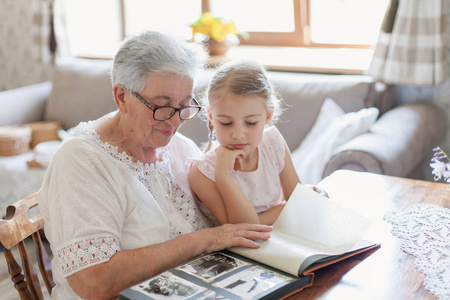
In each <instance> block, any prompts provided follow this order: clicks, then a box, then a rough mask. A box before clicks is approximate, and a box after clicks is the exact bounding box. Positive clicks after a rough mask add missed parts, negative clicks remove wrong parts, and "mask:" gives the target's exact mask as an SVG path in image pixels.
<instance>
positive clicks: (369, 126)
mask: <svg viewBox="0 0 450 300" xmlns="http://www.w3.org/2000/svg"><path fill="white" fill-rule="evenodd" d="M110 69H111V61H108V60H88V59H79V58H73V59H59V60H57V62H56V63H55V66H54V71H53V78H52V80H51V81H49V82H43V83H39V84H35V85H30V86H25V87H22V88H17V89H14V90H9V91H3V92H0V107H1V108H2V109H1V110H0V126H6V125H13V124H26V123H30V122H38V121H45V120H46V121H59V122H60V123H61V125H62V128H63V129H65V130H68V129H70V128H72V127H74V126H76V125H77V124H78V123H79V122H80V121H88V120H92V119H95V118H98V117H99V116H101V115H103V114H105V113H108V112H110V111H112V110H115V109H116V108H115V103H114V101H113V99H112V89H111V83H110ZM213 72H214V68H207V69H205V70H202V72H201V73H200V74H199V76H198V83H197V85H196V87H195V90H194V92H195V95H196V97H198V98H201V96H202V92H203V91H204V89H205V87H206V85H207V83H208V80H209V79H210V78H211V76H212V74H213ZM268 76H269V79H270V80H271V82H272V83H273V85H274V86H275V87H276V89H277V90H278V92H279V94H280V95H281V97H282V98H283V100H284V104H283V107H284V113H283V114H282V116H281V117H280V119H279V120H278V122H277V123H276V126H277V127H278V128H279V130H280V131H281V133H282V134H283V136H284V137H285V139H286V143H287V145H288V147H289V148H290V150H291V152H292V156H293V160H294V163H295V164H296V168H297V170H298V171H299V174H300V179H301V180H303V179H302V177H304V178H307V177H308V174H309V173H315V174H316V178H315V179H311V181H317V180H320V179H321V178H323V177H325V176H328V175H329V174H331V173H332V172H334V171H336V170H338V169H350V170H355V171H364V172H373V173H379V174H386V175H392V176H399V177H409V178H420V177H421V175H420V174H421V169H422V165H423V164H424V162H425V163H426V161H425V160H424V159H425V158H428V157H429V154H430V153H431V152H432V149H433V147H435V146H436V145H437V143H438V142H439V141H440V139H441V138H442V137H443V134H444V133H445V130H446V128H445V124H446V121H445V116H444V114H443V112H442V111H441V110H440V109H438V108H437V107H435V106H434V105H432V104H430V103H427V102H416V103H412V104H406V105H401V106H394V103H395V99H393V98H392V93H391V89H390V87H389V86H387V85H384V84H382V83H378V82H376V81H375V80H374V79H373V78H371V77H369V76H365V75H331V74H329V75H327V74H307V73H293V72H275V71H269V72H268ZM325 104H327V105H328V106H327V107H325ZM329 104H331V106H330V105H329ZM180 132H181V133H183V134H184V135H186V136H188V137H190V138H192V139H193V140H194V141H195V142H196V143H197V144H198V145H199V146H201V145H202V143H204V142H206V141H207V139H208V131H207V126H206V123H204V122H203V121H202V120H201V119H200V118H194V119H193V120H189V121H187V122H185V124H183V126H182V128H181V129H180ZM4 159H6V160H8V159H10V158H4ZM305 161H306V162H307V163H306V164H305V163H304V162H305ZM25 169H28V171H30V170H29V168H25ZM0 171H1V172H3V176H4V178H6V177H8V175H5V174H6V173H5V172H10V171H12V170H11V163H10V161H9V166H8V168H6V167H5V166H3V169H2V163H1V158H0ZM24 172H25V171H24ZM40 176H42V175H40ZM35 177H36V175H35ZM37 182H38V183H36V184H37V185H38V184H39V180H37ZM305 183H312V184H315V183H317V182H305ZM33 188H35V187H33ZM11 195H14V196H17V195H18V194H17V193H16V194H11ZM0 200H2V199H0Z"/></svg>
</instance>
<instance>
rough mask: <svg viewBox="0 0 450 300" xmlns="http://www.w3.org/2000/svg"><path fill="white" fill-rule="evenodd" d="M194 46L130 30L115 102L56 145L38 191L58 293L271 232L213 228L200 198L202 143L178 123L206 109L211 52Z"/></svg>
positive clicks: (92, 289)
mask: <svg viewBox="0 0 450 300" xmlns="http://www.w3.org/2000/svg"><path fill="white" fill-rule="evenodd" d="M193 47H194V45H190V44H189V43H185V42H181V41H177V40H175V39H173V38H170V37H168V36H165V35H163V34H159V33H156V32H146V33H143V34H140V35H138V36H134V37H131V38H129V39H128V40H126V41H125V42H124V43H123V44H122V46H121V48H120V49H119V51H118V53H117V55H116V57H115V59H114V64H113V69H112V85H113V89H112V90H113V95H114V101H115V103H116V105H117V108H118V110H117V111H114V112H112V113H110V114H107V115H105V116H103V117H101V118H100V119H98V120H95V121H90V122H87V123H80V124H79V125H78V126H77V127H76V129H75V130H73V132H72V133H71V135H70V137H69V138H67V139H66V140H65V141H64V143H63V144H62V145H61V147H60V148H59V150H58V151H57V153H56V154H55V156H54V158H53V161H52V163H51V165H50V166H49V169H48V171H47V174H46V178H45V181H44V184H43V186H42V188H41V190H40V191H39V196H38V197H39V204H40V208H41V212H42V215H43V217H44V219H45V233H46V236H47V238H48V240H49V241H50V244H51V248H52V252H53V254H54V258H53V261H52V269H53V274H54V278H55V282H56V287H55V288H54V290H53V293H52V298H55V299H78V298H79V297H81V298H87V299H108V298H112V297H116V296H117V294H118V293H119V292H120V291H121V290H123V289H125V288H127V287H130V286H132V285H134V284H136V283H138V282H140V281H143V280H145V279H146V278H148V277H151V276H153V275H155V274H157V273H160V272H162V271H164V270H167V269H169V268H171V267H174V266H176V265H178V264H180V263H182V262H184V261H186V260H188V259H190V258H193V257H195V256H197V255H200V254H202V253H208V252H211V251H216V250H221V249H224V248H227V247H230V246H246V247H252V248H256V247H258V244H257V243H256V242H255V240H258V239H262V240H266V239H268V238H269V233H268V232H269V231H270V230H271V227H267V226H263V225H250V224H237V225H230V224H228V225H225V226H220V227H214V228H209V226H210V224H209V223H208V221H207V219H206V218H205V217H204V216H203V215H202V214H201V213H200V212H199V210H198V209H197V207H196V205H195V202H194V199H193V196H192V194H191V191H190V188H189V186H188V181H187V175H186V171H187V169H186V168H187V161H188V159H189V158H194V157H197V156H198V155H199V154H200V150H199V149H198V148H197V146H196V145H195V144H194V143H193V142H192V141H191V140H189V139H188V138H186V137H184V136H182V135H181V134H180V133H177V131H178V129H179V128H180V126H181V125H182V124H183V123H184V122H186V120H189V119H191V118H193V117H194V116H195V115H196V114H197V112H198V111H199V110H200V106H199V104H198V103H197V101H196V100H195V98H194V97H193V93H192V91H193V87H194V78H195V71H196V70H197V69H198V68H199V67H201V66H203V64H204V59H205V57H206V55H205V53H204V50H203V49H194V48H193ZM200 50H201V51H200ZM80 88H83V87H80ZM93 105H95V104H94V103H93Z"/></svg>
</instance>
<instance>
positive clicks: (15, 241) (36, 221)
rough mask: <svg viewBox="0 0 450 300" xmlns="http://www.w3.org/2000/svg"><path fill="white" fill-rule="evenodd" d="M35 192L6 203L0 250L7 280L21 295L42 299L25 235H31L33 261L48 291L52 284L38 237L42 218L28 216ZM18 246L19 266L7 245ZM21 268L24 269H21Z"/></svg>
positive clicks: (48, 265) (34, 199) (50, 271)
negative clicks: (35, 259) (34, 260)
mask: <svg viewBox="0 0 450 300" xmlns="http://www.w3.org/2000/svg"><path fill="white" fill-rule="evenodd" d="M37 205H38V202H37V193H34V194H32V195H29V196H27V197H25V198H23V199H21V200H19V201H17V202H15V203H13V204H11V205H9V206H8V208H7V212H6V217H5V218H4V219H0V251H1V252H3V253H4V255H5V259H6V263H7V265H8V272H9V274H10V275H11V280H12V281H13V282H14V286H15V288H16V289H17V291H18V292H19V295H20V298H21V299H43V298H44V297H43V294H42V290H41V285H40V282H39V277H38V274H37V272H36V269H35V267H34V265H33V262H32V261H31V259H30V256H29V255H28V253H27V249H26V245H25V239H26V238H28V237H29V236H32V240H33V245H34V248H35V250H36V257H37V263H38V266H39V269H40V272H41V276H42V278H43V280H44V282H45V285H46V287H47V290H48V292H49V294H51V291H52V288H53V287H54V286H55V283H54V282H53V275H52V270H51V264H50V259H49V257H48V254H47V251H46V250H45V248H44V245H43V243H42V239H41V231H42V229H43V228H44V220H43V219H42V216H41V214H38V215H36V216H34V217H31V218H30V217H29V216H28V211H29V210H30V209H31V208H33V207H36V206H37ZM16 245H17V247H18V249H19V253H20V257H21V261H22V266H20V265H19V264H18V263H17V260H16V259H15V257H14V255H13V252H11V249H12V248H13V247H14V246H16ZM22 269H23V271H24V273H22Z"/></svg>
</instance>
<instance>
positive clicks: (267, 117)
mask: <svg viewBox="0 0 450 300" xmlns="http://www.w3.org/2000/svg"><path fill="white" fill-rule="evenodd" d="M272 117H273V108H272V109H269V110H268V111H267V115H266V125H267V124H269V123H270V121H272Z"/></svg>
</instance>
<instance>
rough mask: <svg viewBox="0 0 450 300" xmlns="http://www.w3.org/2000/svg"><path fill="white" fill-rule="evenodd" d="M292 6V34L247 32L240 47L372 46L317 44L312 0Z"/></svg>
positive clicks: (295, 1)
mask: <svg viewBox="0 0 450 300" xmlns="http://www.w3.org/2000/svg"><path fill="white" fill-rule="evenodd" d="M119 1H120V9H121V11H120V14H121V23H122V24H121V28H122V32H121V34H122V38H123V39H124V38H126V36H127V30H126V25H125V24H126V22H125V21H126V20H125V19H126V17H125V1H126V0H119ZM209 1H210V0H201V5H202V12H203V13H204V12H207V11H210V7H211V6H210V2H209ZM292 1H293V6H294V25H295V29H294V31H293V32H249V38H247V39H244V38H242V37H239V39H240V42H241V45H252V46H274V47H284V46H285V47H312V48H314V47H320V48H354V49H370V48H371V47H372V46H373V45H363V44H319V43H313V42H312V41H311V38H310V26H311V18H310V13H309V10H310V7H311V5H310V3H311V1H312V0H292Z"/></svg>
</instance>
